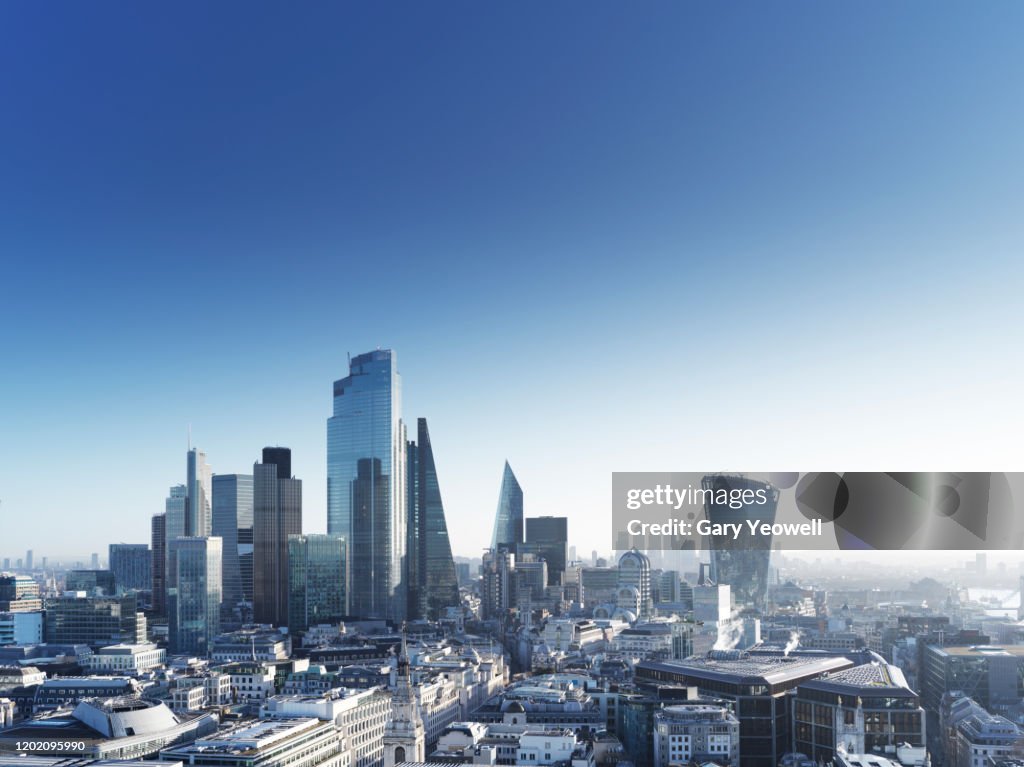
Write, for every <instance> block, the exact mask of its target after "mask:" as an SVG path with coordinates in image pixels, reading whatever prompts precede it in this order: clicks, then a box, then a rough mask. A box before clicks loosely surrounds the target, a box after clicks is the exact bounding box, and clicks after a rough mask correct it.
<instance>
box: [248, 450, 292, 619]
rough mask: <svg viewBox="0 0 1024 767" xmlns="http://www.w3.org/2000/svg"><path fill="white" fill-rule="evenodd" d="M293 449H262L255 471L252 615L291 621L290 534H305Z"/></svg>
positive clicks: (253, 473) (259, 617)
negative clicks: (289, 593) (303, 531)
mask: <svg viewBox="0 0 1024 767" xmlns="http://www.w3.org/2000/svg"><path fill="white" fill-rule="evenodd" d="M291 470H292V455H291V450H289V449H288V448H282V447H267V448H264V449H263V463H256V464H254V465H253V467H252V475H253V510H252V519H253V527H252V535H253V615H254V618H255V620H256V622H257V623H272V624H274V625H275V626H286V625H287V624H288V536H289V535H301V534H302V480H301V479H295V478H294V477H292V476H291Z"/></svg>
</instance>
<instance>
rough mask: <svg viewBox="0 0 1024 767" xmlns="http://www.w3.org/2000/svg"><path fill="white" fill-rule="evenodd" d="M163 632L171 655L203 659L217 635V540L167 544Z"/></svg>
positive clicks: (218, 586)
mask: <svg viewBox="0 0 1024 767" xmlns="http://www.w3.org/2000/svg"><path fill="white" fill-rule="evenodd" d="M167 552H168V554H167V565H168V567H167V581H168V584H169V588H168V589H167V628H168V638H169V640H170V646H171V652H175V653H194V654H196V655H199V656H201V657H205V656H206V655H207V654H208V653H209V650H210V644H211V642H212V640H213V638H214V637H215V636H217V634H219V633H220V603H221V580H220V579H221V540H220V538H191V537H189V538H175V539H174V540H172V541H168V543H167Z"/></svg>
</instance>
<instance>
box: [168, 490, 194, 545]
mask: <svg viewBox="0 0 1024 767" xmlns="http://www.w3.org/2000/svg"><path fill="white" fill-rule="evenodd" d="M164 513H165V514H166V519H165V528H164V534H165V537H166V540H168V541H173V540H174V539H175V538H181V537H182V536H183V535H188V521H187V517H188V491H187V490H186V488H185V486H184V485H173V486H172V487H171V489H170V491H169V492H168V495H167V500H166V501H165V502H164Z"/></svg>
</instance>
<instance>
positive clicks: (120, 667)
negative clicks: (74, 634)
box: [88, 644, 167, 674]
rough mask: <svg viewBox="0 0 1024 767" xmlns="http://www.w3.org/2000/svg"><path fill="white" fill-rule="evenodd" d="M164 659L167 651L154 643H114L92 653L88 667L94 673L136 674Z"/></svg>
mask: <svg viewBox="0 0 1024 767" xmlns="http://www.w3.org/2000/svg"><path fill="white" fill-rule="evenodd" d="M166 660H167V651H166V650H164V649H163V648H161V647H157V646H156V645H155V644H115V645H110V646H109V647H103V648H101V649H100V650H99V651H98V652H96V653H94V654H93V656H92V657H91V658H89V660H88V668H89V670H90V671H91V672H92V673H94V674H138V673H140V672H142V671H147V670H148V669H151V668H157V667H159V666H162V665H164V662H165V661H166Z"/></svg>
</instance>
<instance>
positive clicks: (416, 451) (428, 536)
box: [406, 418, 459, 620]
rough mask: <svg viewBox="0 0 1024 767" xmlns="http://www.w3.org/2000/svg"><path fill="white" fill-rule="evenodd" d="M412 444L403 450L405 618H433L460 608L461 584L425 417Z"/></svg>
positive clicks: (420, 420)
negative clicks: (448, 609) (406, 507)
mask: <svg viewBox="0 0 1024 767" xmlns="http://www.w3.org/2000/svg"><path fill="white" fill-rule="evenodd" d="M416 440H417V441H416V442H409V444H408V446H407V455H408V461H409V470H408V471H407V472H406V476H407V479H408V483H409V489H408V492H407V496H408V502H409V519H408V539H409V543H408V572H409V577H408V583H409V617H410V618H414V619H415V618H426V619H428V620H437V619H438V617H439V616H440V615H441V613H443V612H444V609H445V608H446V607H457V606H458V604H459V582H458V577H457V576H456V574H455V560H454V559H453V558H452V546H451V542H450V541H449V540H448V525H447V524H446V523H445V518H444V504H443V503H442V502H441V488H440V485H439V484H438V481H437V467H436V466H435V464H434V451H433V449H432V448H431V446H430V432H429V431H428V430H427V419H426V418H420V419H418V420H417V422H416Z"/></svg>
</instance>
